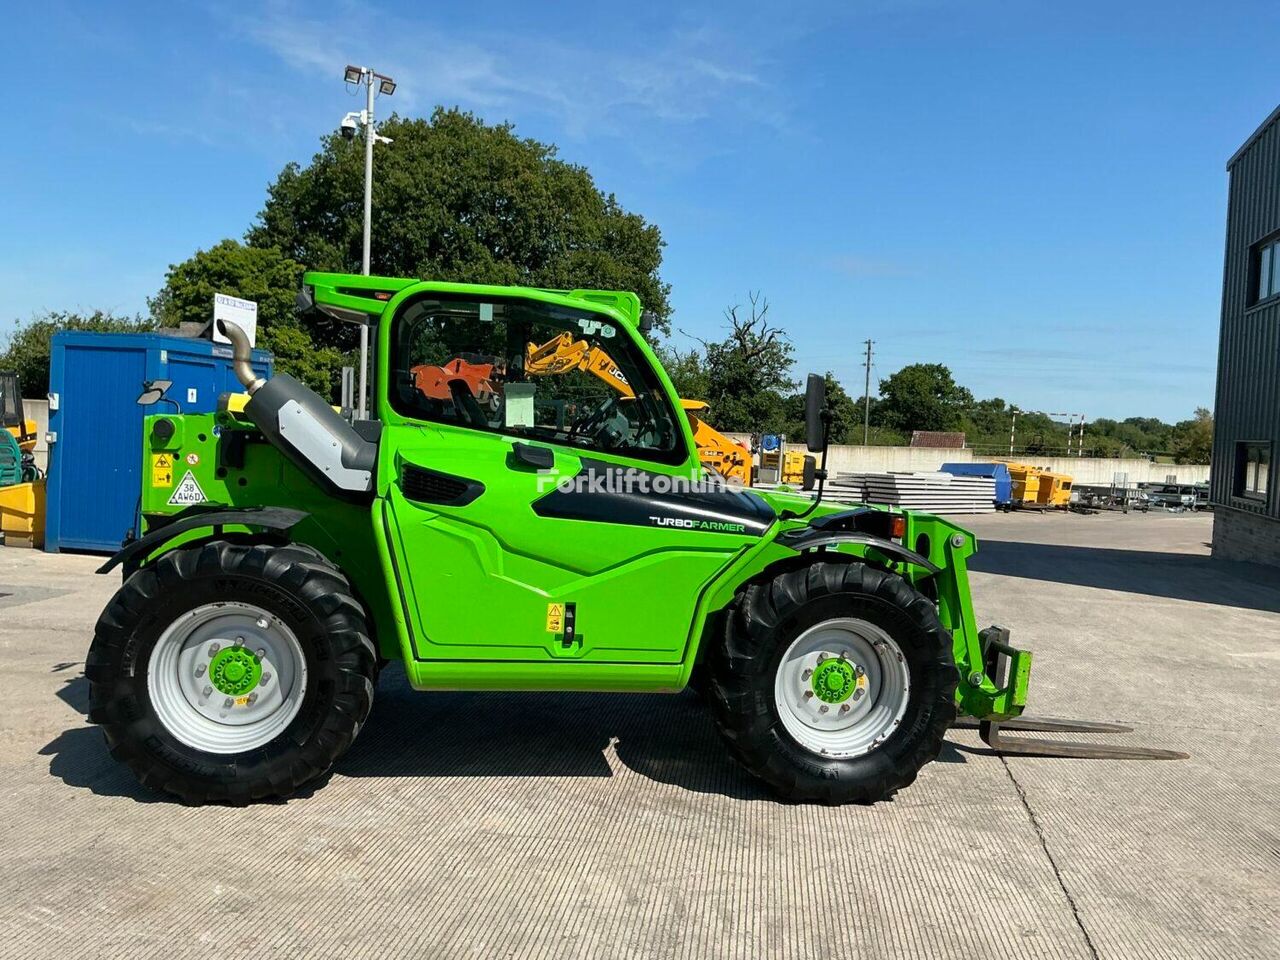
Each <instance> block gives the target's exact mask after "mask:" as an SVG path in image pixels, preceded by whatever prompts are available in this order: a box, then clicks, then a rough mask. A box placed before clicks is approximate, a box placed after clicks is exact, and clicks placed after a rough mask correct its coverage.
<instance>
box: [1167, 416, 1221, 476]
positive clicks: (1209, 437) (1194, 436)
mask: <svg viewBox="0 0 1280 960" xmlns="http://www.w3.org/2000/svg"><path fill="white" fill-rule="evenodd" d="M1212 456H1213V414H1212V413H1211V412H1210V411H1209V410H1207V409H1205V408H1204V407H1197V408H1196V413H1195V417H1194V419H1191V420H1183V421H1181V422H1180V423H1177V424H1175V425H1174V428H1173V457H1174V462H1175V463H1208V462H1209V461H1210V459H1211V458H1212Z"/></svg>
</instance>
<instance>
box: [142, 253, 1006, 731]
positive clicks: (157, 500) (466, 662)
mask: <svg viewBox="0 0 1280 960" xmlns="http://www.w3.org/2000/svg"><path fill="white" fill-rule="evenodd" d="M306 283H307V284H309V285H310V286H311V287H312V288H313V290H314V296H315V299H316V301H317V302H318V303H322V304H330V305H334V306H341V307H344V308H347V309H349V310H358V311H363V312H365V313H368V314H370V315H371V316H372V317H374V318H377V319H378V321H379V322H378V324H377V328H376V340H377V342H376V345H375V348H376V355H375V363H376V366H377V376H376V378H375V383H376V384H377V385H379V393H378V395H377V396H376V397H375V398H374V410H375V414H376V416H377V417H378V418H379V419H380V420H381V421H382V425H383V430H382V434H381V437H380V440H379V445H380V448H379V453H378V460H377V467H376V475H375V494H374V498H373V501H372V503H371V504H369V503H364V504H360V503H351V502H347V501H342V500H338V499H336V498H333V497H331V496H329V495H328V494H327V493H326V492H325V491H323V490H322V489H320V488H319V487H318V486H317V485H316V484H315V483H313V482H312V481H311V480H310V479H309V478H308V477H307V476H306V475H304V474H303V473H302V472H301V471H299V470H298V469H297V468H295V467H294V466H293V465H292V464H290V463H289V462H288V461H287V460H286V459H285V457H284V456H283V455H282V454H281V453H280V452H279V451H277V450H276V449H275V448H274V447H272V446H270V445H269V444H268V443H266V442H265V441H263V439H262V437H261V435H260V434H259V433H258V432H257V430H256V429H255V428H254V426H253V424H251V423H248V422H246V421H244V420H241V419H237V418H236V417H233V416H231V415H228V414H225V413H219V414H188V415H175V414H172V413H158V414H155V415H154V416H151V417H148V418H147V419H148V426H147V429H146V430H145V431H144V434H143V436H144V443H143V446H144V449H143V450H142V451H140V458H141V461H142V468H143V469H142V477H143V484H144V486H143V491H142V514H143V522H144V528H150V526H151V525H152V524H153V523H154V521H156V520H159V519H162V518H164V517H167V516H170V515H172V514H174V513H176V512H177V511H178V510H179V509H180V508H178V507H174V506H170V505H169V504H168V499H169V497H170V495H171V494H172V492H173V490H172V488H171V487H152V486H150V484H149V481H150V479H151V475H152V474H151V470H150V457H151V455H152V454H153V453H157V452H159V451H160V450H161V447H159V446H158V445H157V446H152V444H153V442H154V441H153V440H152V439H151V433H152V431H151V429H150V424H151V423H152V422H154V420H156V419H158V418H159V417H165V418H167V419H170V420H174V421H175V422H176V424H177V426H178V430H177V431H176V432H175V434H174V439H173V440H172V441H170V442H169V443H168V444H167V445H166V446H165V447H164V448H163V449H164V452H165V453H169V454H172V455H173V457H174V461H175V463H177V464H179V465H180V466H181V471H175V473H178V475H179V476H180V475H181V473H183V472H185V471H186V470H187V469H190V470H191V472H192V474H193V475H194V476H195V478H196V480H197V482H198V483H199V485H200V488H201V489H202V490H203V491H204V493H205V495H206V496H207V497H208V498H209V501H210V503H212V504H222V505H227V506H231V507H236V506H289V507H293V508H296V509H299V510H303V511H305V512H306V513H307V514H308V517H307V519H305V520H304V521H302V522H301V523H300V524H299V525H298V526H297V527H295V528H294V529H293V532H292V536H293V537H294V539H296V540H298V541H299V542H302V543H306V544H310V545H311V546H313V547H315V548H316V549H317V550H319V551H320V552H321V553H323V554H325V555H326V556H327V557H328V558H329V559H330V560H332V561H333V562H334V563H335V564H336V565H338V566H339V567H340V568H342V570H343V571H344V572H345V573H346V574H347V576H348V577H349V578H350V580H351V582H352V585H353V586H354V587H355V589H356V592H357V593H358V595H359V596H360V597H361V599H362V600H363V602H364V603H365V605H366V607H367V609H368V614H369V618H370V621H371V625H372V627H373V633H374V636H375V637H376V642H377V644H378V647H379V652H380V654H381V655H382V656H383V657H387V658H389V659H399V660H401V661H403V662H404V664H405V670H406V673H407V675H408V677H409V680H410V682H411V683H412V684H413V686H414V687H416V688H418V689H424V690H427V689H477V690H510V689H519V690H618V691H676V690H679V689H681V688H683V687H684V686H685V684H687V683H688V680H689V676H690V674H691V673H692V671H693V667H694V663H695V661H696V659H697V655H698V648H699V646H700V644H701V642H702V640H703V636H704V632H706V631H707V630H708V628H709V627H710V626H711V625H713V624H714V623H715V620H714V618H715V616H716V614H718V613H719V612H720V611H722V610H723V609H725V607H726V606H727V605H728V604H730V603H732V602H733V600H734V597H735V595H736V593H737V592H738V591H739V590H740V589H741V587H742V585H743V584H744V583H745V582H747V581H748V580H750V579H752V578H754V577H758V576H767V575H769V571H770V569H771V568H772V567H773V566H774V565H775V564H781V563H794V561H795V558H796V553H795V552H794V551H793V550H791V549H789V548H787V547H785V546H783V545H782V544H780V543H778V542H777V537H778V535H779V534H781V533H782V532H784V531H786V530H790V529H795V528H797V527H803V526H804V525H805V524H806V523H807V522H808V520H778V521H776V522H775V523H774V524H773V525H772V526H771V527H770V528H769V529H768V530H767V531H766V532H765V534H764V535H763V536H755V535H752V534H750V533H748V532H747V530H746V529H745V528H744V527H743V525H742V524H740V523H736V522H733V521H731V520H718V519H701V518H697V519H696V520H695V522H694V523H693V524H692V525H680V526H672V525H667V524H659V523H658V522H657V521H654V520H651V519H645V518H642V519H641V520H640V522H639V523H637V524H635V525H621V524H617V523H605V522H596V521H594V520H569V519H556V518H551V517H540V516H538V515H536V514H535V513H534V512H533V511H532V510H531V504H532V503H533V502H534V501H535V500H536V499H537V498H538V497H539V496H541V495H542V493H544V492H546V491H545V489H544V490H539V488H538V476H537V473H536V472H535V471H533V470H524V469H515V468H513V466H512V464H511V461H510V454H511V450H512V438H511V437H509V436H503V435H500V434H497V433H491V432H482V431H479V430H475V429H470V428H467V427H462V426H454V425H451V424H443V423H432V424H424V423H422V422H420V421H415V420H413V419H410V418H408V417H405V416H403V415H401V414H399V413H397V412H396V411H395V410H394V409H393V408H392V407H391V404H390V402H389V396H388V393H387V388H386V385H388V384H391V383H393V382H394V380H393V378H392V377H391V366H390V363H391V361H390V355H391V349H392V344H391V330H392V326H393V323H392V320H393V318H394V317H395V316H396V314H397V311H399V309H400V308H401V307H402V305H404V304H405V303H406V302H407V301H408V300H409V299H410V298H412V297H416V296H417V295H419V294H423V293H456V294H465V295H466V296H467V297H468V298H469V299H472V300H478V301H481V302H483V301H484V300H485V299H486V298H498V297H501V298H512V297H520V298H522V299H525V300H527V301H531V302H535V303H541V304H547V305H549V306H551V307H569V308H572V309H574V310H590V311H594V312H595V313H597V314H599V315H601V317H602V318H607V319H608V320H612V321H613V322H614V323H615V325H616V326H617V327H618V335H619V336H623V337H626V338H629V339H630V340H631V341H632V342H633V343H634V345H635V347H636V350H637V352H638V353H639V354H640V356H641V357H642V358H643V362H646V363H648V364H649V365H650V366H651V367H652V369H653V372H654V374H655V376H656V378H657V381H658V384H659V386H660V389H661V390H662V391H664V392H665V393H666V395H667V398H668V399H669V400H670V401H671V402H672V404H673V405H674V404H675V402H676V392H675V390H674V389H673V388H672V386H671V382H670V379H669V378H668V377H667V375H666V373H665V371H663V370H662V367H661V365H660V364H659V362H658V360H657V357H656V356H655V355H654V353H653V351H652V349H651V348H650V347H649V345H648V343H647V342H646V341H645V340H644V338H643V337H641V336H640V335H639V333H638V329H637V328H638V323H639V318H640V303H639V301H638V300H637V299H636V297H635V296H634V294H630V293H625V292H613V291H598V290H573V291H554V290H537V289H531V288H521V287H497V286H481V285H465V284H452V283H435V282H423V281H415V280H407V279H395V278H386V277H361V276H350V275H345V274H315V273H312V274H308V275H307V277H306ZM340 289H341V290H344V291H347V292H341V293H340V292H339V290H340ZM361 290H371V291H385V292H388V293H390V294H391V297H390V299H389V300H386V301H383V300H377V299H374V298H372V297H365V296H359V295H356V293H353V292H352V291H361ZM678 429H679V430H680V431H681V435H680V436H679V437H678V444H679V445H680V449H681V451H682V452H681V455H680V457H679V458H678V462H676V463H656V462H654V461H652V460H644V459H640V458H636V457H629V456H626V455H623V454H622V453H619V452H616V451H612V450H610V451H598V450H592V451H590V452H589V453H587V452H584V451H583V450H582V449H581V448H577V447H573V446H570V445H567V444H559V443H545V444H540V445H542V446H545V447H546V448H547V449H550V450H551V451H552V455H553V458H554V464H555V469H556V471H557V472H558V473H559V475H560V476H562V477H567V476H573V475H574V474H575V473H577V472H578V471H579V469H580V468H581V465H582V460H583V458H584V456H589V457H590V458H591V459H593V460H595V461H598V462H604V463H607V464H609V465H611V466H616V467H619V468H622V469H626V468H629V467H634V468H637V469H641V470H645V471H648V472H650V473H659V474H666V475H668V476H671V477H685V478H691V477H696V476H698V475H699V473H700V470H701V467H700V465H699V463H698V459H697V453H696V450H695V448H694V445H693V437H692V433H691V430H690V429H689V427H688V424H687V422H686V421H685V420H684V418H679V425H678ZM192 454H195V459H196V461H197V462H196V463H195V464H194V465H190V460H189V458H190V455H192ZM406 462H408V463H415V464H422V465H424V466H428V467H430V468H431V469H433V470H436V471H440V472H443V473H452V474H455V475H458V476H463V477H467V478H470V479H473V480H476V481H479V482H480V483H482V484H484V488H485V489H484V493H483V494H482V495H481V496H479V497H478V498H476V499H475V500H474V501H473V502H471V503H469V504H467V505H465V506H461V507H458V506H444V505H430V504H424V503H420V502H415V501H410V500H408V499H406V498H405V497H404V496H403V495H402V493H401V490H400V484H399V475H400V469H401V466H402V464H404V463H406ZM758 495H759V496H761V497H762V498H763V499H764V500H765V501H767V502H768V503H769V504H770V505H771V506H773V507H774V509H775V510H776V511H778V512H779V513H781V511H782V510H784V509H786V508H788V507H791V508H795V509H805V508H807V507H808V506H809V504H810V502H811V501H809V500H808V499H807V498H802V497H797V496H795V495H794V494H789V493H785V492H760V493H759V494H758ZM845 509H847V505H845V504H823V505H821V506H819V507H818V509H817V510H816V511H814V513H813V514H812V515H811V517H810V519H813V518H816V517H820V516H824V515H827V514H830V513H835V512H839V511H842V510H845ZM224 532H225V533H234V534H242V535H243V534H250V533H252V531H251V530H250V529H249V528H244V527H240V528H235V527H227V528H225V531H224ZM212 535H213V532H212V531H211V530H207V529H206V530H202V531H195V532H192V533H187V534H183V535H182V536H180V537H178V538H176V539H175V540H173V541H171V542H170V543H168V544H166V545H165V546H163V547H161V548H160V550H159V551H157V553H159V552H163V551H165V550H170V549H173V548H174V547H175V546H178V545H181V544H182V543H184V542H191V541H195V540H199V539H201V538H205V537H210V536H212ZM954 538H958V540H954ZM904 542H905V543H906V544H907V545H909V546H912V547H914V548H915V549H917V550H918V551H920V552H922V553H925V554H926V555H927V557H928V559H929V560H930V561H931V562H933V563H935V564H937V565H938V566H940V567H941V568H942V572H941V573H940V574H938V575H937V576H936V577H933V578H932V582H931V584H930V585H929V586H928V588H927V589H928V590H931V591H936V595H937V598H938V612H939V616H940V617H941V619H942V622H943V625H944V626H945V627H947V629H948V630H950V631H951V633H952V636H953V637H954V656H955V662H956V667H957V670H958V672H959V674H960V676H961V677H962V678H963V679H962V680H961V683H960V686H959V688H958V690H957V693H956V699H957V703H958V705H959V707H960V708H961V710H962V712H965V713H967V714H970V715H972V716H976V717H984V718H988V719H1003V718H1007V717H1012V716H1017V715H1018V714H1019V713H1021V711H1022V706H1023V704H1025V702H1026V691H1027V679H1028V671H1029V669H1030V655H1029V654H1026V653H1020V654H1019V655H1018V657H1017V658H1016V659H1015V661H1014V662H1013V663H1012V664H1011V669H1010V671H1009V675H1010V678H1011V679H1010V681H1009V685H1008V686H1007V687H1005V688H999V689H998V688H997V687H996V686H995V685H994V683H993V682H992V681H991V679H990V678H986V677H983V678H982V681H981V683H979V684H975V685H970V684H969V682H968V678H969V677H970V676H971V675H972V674H973V673H975V672H977V673H979V674H981V673H982V669H983V668H982V662H983V658H982V649H981V642H980V640H979V636H978V626H977V621H976V619H975V616H974V612H973V608H972V604H971V601H970V596H969V585H968V573H967V560H968V558H969V557H970V556H972V555H973V553H974V552H975V550H976V549H977V545H976V542H975V540H974V538H973V536H972V535H971V534H969V533H968V532H967V531H964V530H963V529H961V528H960V527H957V526H955V525H954V524H953V523H951V522H950V521H947V520H944V519H942V518H939V517H934V516H929V515H926V514H908V515H907V534H906V536H905V537H904ZM836 549H837V550H838V551H839V552H842V553H846V554H849V555H853V556H865V557H867V558H868V559H870V560H872V561H873V562H877V563H887V562H888V558H885V557H882V556H879V555H877V554H876V553H875V551H874V550H871V549H869V548H866V547H864V546H862V545H858V544H844V545H840V546H839V547H838V548H836ZM894 569H896V570H898V572H900V573H901V574H902V575H903V576H904V577H906V578H907V579H908V580H911V581H917V582H918V581H922V580H924V579H925V578H926V577H928V571H926V570H924V569H923V568H916V567H913V566H907V565H902V564H898V565H896V566H895V567H894ZM922 586H923V585H922ZM555 602H563V603H574V604H575V605H576V611H577V621H576V635H577V642H575V643H574V644H573V645H571V646H568V647H566V645H565V644H564V643H563V641H562V639H561V638H560V637H558V636H557V635H555V634H552V633H548V632H547V630H546V613H547V605H548V604H549V603H555ZM229 662H230V661H228V663H229ZM828 663H831V664H832V665H831V666H826V667H824V668H823V669H822V670H821V671H815V687H814V692H815V694H816V695H818V696H820V697H822V699H823V700H824V702H828V703H838V702H842V701H843V700H844V699H845V698H847V697H849V696H851V695H852V691H853V689H854V688H855V687H856V682H857V678H856V675H855V676H854V677H853V680H852V681H850V680H849V673H848V672H846V671H849V670H851V669H852V668H851V667H850V666H849V665H847V664H846V665H845V666H840V665H839V663H840V662H839V661H828ZM240 665H241V666H242V667H245V669H246V670H247V665H245V664H240ZM211 667H212V664H211ZM231 673H232V671H230V670H225V671H224V672H223V675H222V677H221V679H220V680H219V681H218V682H219V683H222V684H226V687H225V688H224V687H223V686H218V689H219V690H220V691H222V692H224V693H226V694H227V695H243V694H242V693H241V694H234V693H230V692H228V691H230V690H240V689H244V690H245V691H248V690H251V689H252V688H253V685H255V684H256V683H257V676H258V675H259V674H258V673H252V672H248V673H241V674H240V675H239V677H238V679H237V678H233V677H232V676H231ZM819 675H820V676H821V678H822V679H821V683H822V686H821V689H820V688H819V687H818V686H817V683H818V682H819V680H818V679H817V678H818V677H819ZM250 676H252V681H250V680H249V679H247V678H248V677H250ZM246 684H248V686H245V685H246ZM829 698H835V699H829Z"/></svg>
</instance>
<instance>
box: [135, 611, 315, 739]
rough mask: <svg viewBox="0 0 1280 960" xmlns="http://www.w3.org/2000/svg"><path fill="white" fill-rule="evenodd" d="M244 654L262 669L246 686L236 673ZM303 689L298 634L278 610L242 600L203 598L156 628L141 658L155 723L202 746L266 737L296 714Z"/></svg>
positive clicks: (303, 665)
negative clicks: (232, 677)
mask: <svg viewBox="0 0 1280 960" xmlns="http://www.w3.org/2000/svg"><path fill="white" fill-rule="evenodd" d="M224 651H230V653H231V658H232V659H233V660H234V661H235V662H236V665H237V667H236V671H237V675H236V680H237V681H238V682H239V684H240V686H239V687H234V688H233V687H232V685H231V683H230V681H228V680H227V678H226V671H227V667H226V664H227V663H228V662H230V661H229V660H228V653H225V652H224ZM220 653H222V657H223V660H222V661H219V662H218V665H215V658H216V657H217V656H218V655H219V654H220ZM250 661H252V662H253V664H254V666H253V668H252V669H253V670H256V671H257V672H258V673H259V674H260V676H259V678H258V679H257V680H254V681H253V683H252V685H250V686H248V687H247V688H245V684H248V683H249V679H246V678H245V677H244V676H240V672H241V671H243V670H244V666H243V665H244V664H247V663H249V662H250ZM211 666H212V669H213V670H216V671H217V672H218V677H216V678H215V677H214V676H212V674H211ZM248 677H249V678H250V679H251V678H252V673H250V674H248ZM224 688H225V689H224ZM306 689H307V661H306V657H305V655H304V654H303V652H302V645H301V644H300V643H299V642H298V638H297V637H296V636H295V635H294V633H293V631H292V630H290V629H289V627H288V626H286V625H285V623H284V622H283V621H282V620H280V618H279V617H277V616H275V615H274V614H272V613H269V612H268V611H266V610H263V609H262V608H261V607H256V606H254V605H252V604H248V603H209V604H205V605H204V606H201V607H197V608H196V609H194V610H191V611H188V612H187V613H184V614H183V615H182V616H180V617H178V619H176V620H175V621H173V623H171V624H169V626H168V627H167V628H166V629H165V631H164V633H162V634H161V635H160V639H159V640H157V641H156V645H155V647H154V648H152V651H151V659H150V660H149V661H148V663H147V692H148V694H149V695H150V698H151V706H152V708H153V709H154V710H155V712H156V716H157V717H158V718H159V720H160V722H161V724H163V725H164V728H165V729H166V730H167V731H168V732H169V733H170V734H172V735H173V736H174V737H175V738H177V739H178V740H180V741H181V742H182V743H184V744H186V745H187V746H189V747H194V748H195V749H197V750H203V751H205V752H206V753H220V754H227V753H243V752H245V751H246V750H253V749H256V748H257V747H261V746H264V745H266V744H268V743H270V742H271V741H272V740H274V739H275V738H276V737H277V736H279V735H280V733H281V732H282V731H283V730H284V729H285V728H286V727H287V726H288V725H289V723H290V722H291V721H292V720H293V718H294V717H296V716H297V715H298V711H299V710H300V709H301V708H302V700H303V697H304V695H305V693H306Z"/></svg>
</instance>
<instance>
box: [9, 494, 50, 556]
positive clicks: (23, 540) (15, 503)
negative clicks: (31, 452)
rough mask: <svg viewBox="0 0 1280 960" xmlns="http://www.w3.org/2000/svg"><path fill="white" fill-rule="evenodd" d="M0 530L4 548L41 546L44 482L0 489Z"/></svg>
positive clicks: (42, 541)
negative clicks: (2, 535) (2, 533)
mask: <svg viewBox="0 0 1280 960" xmlns="http://www.w3.org/2000/svg"><path fill="white" fill-rule="evenodd" d="M0 530H3V532H4V542H5V546H9V547H43V546H44V481H43V480H39V481H37V482H35V483H15V484H14V485H13V486H10V487H0Z"/></svg>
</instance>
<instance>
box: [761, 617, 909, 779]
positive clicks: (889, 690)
mask: <svg viewBox="0 0 1280 960" xmlns="http://www.w3.org/2000/svg"><path fill="white" fill-rule="evenodd" d="M828 661H831V662H830V663H828ZM824 664H825V666H824ZM773 696H774V702H775V703H776V705H777V710H778V719H779V720H780V721H781V722H782V726H783V728H784V729H785V730H786V731H787V733H789V734H790V735H791V737H792V739H793V740H795V741H796V742H797V743H798V744H800V746H802V747H804V748H805V749H806V750H809V751H811V752H813V753H816V754H820V755H822V756H825V757H834V758H842V757H860V756H862V755H864V754H867V753H870V752H871V751H872V750H875V749H876V748H877V747H879V746H880V745H881V744H882V743H884V741H885V740H887V739H888V738H889V737H890V736H891V735H892V734H893V732H894V731H895V730H897V729H898V726H899V724H901V723H902V717H903V715H904V714H905V713H906V712H907V703H908V701H909V700H910V698H911V674H910V671H909V670H908V669H907V661H906V657H905V656H903V653H902V648H901V647H899V646H898V644H897V643H895V642H894V640H893V638H892V637H890V636H889V635H888V634H887V633H885V632H884V631H883V630H881V629H880V628H879V627H877V626H876V625H875V624H873V623H869V622H867V621H866V620H859V619H855V618H852V617H847V618H840V619H833V620H824V621H822V622H821V623H817V624H814V625H813V626H812V627H810V628H809V629H807V630H805V631H804V632H803V633H802V634H800V636H798V637H796V639H795V640H794V641H793V642H792V643H791V646H789V647H787V649H786V651H785V652H784V653H783V654H782V661H781V662H780V663H779V664H778V672H777V674H776V675H775V677H774V685H773Z"/></svg>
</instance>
